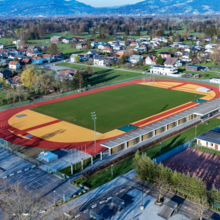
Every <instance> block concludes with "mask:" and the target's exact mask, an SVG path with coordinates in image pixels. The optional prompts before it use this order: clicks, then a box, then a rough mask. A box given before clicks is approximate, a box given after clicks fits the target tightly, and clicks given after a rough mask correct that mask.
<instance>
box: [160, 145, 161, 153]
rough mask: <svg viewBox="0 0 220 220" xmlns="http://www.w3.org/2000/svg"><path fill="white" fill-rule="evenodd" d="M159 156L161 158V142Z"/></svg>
mask: <svg viewBox="0 0 220 220" xmlns="http://www.w3.org/2000/svg"><path fill="white" fill-rule="evenodd" d="M160 156H161V142H160Z"/></svg>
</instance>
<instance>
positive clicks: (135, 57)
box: [128, 55, 143, 64]
mask: <svg viewBox="0 0 220 220" xmlns="http://www.w3.org/2000/svg"><path fill="white" fill-rule="evenodd" d="M140 59H141V60H143V56H140V55H131V56H130V57H129V58H128V61H129V62H130V63H133V64H137V63H138V61H139V60H140Z"/></svg>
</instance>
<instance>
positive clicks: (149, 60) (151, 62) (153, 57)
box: [145, 55, 157, 65]
mask: <svg viewBox="0 0 220 220" xmlns="http://www.w3.org/2000/svg"><path fill="white" fill-rule="evenodd" d="M156 62H157V56H156V55H150V56H147V57H146V58H145V64H146V65H156Z"/></svg>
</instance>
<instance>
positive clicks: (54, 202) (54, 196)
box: [53, 191, 56, 205]
mask: <svg viewBox="0 0 220 220" xmlns="http://www.w3.org/2000/svg"><path fill="white" fill-rule="evenodd" d="M53 192H54V194H53V195H54V197H53V198H54V205H55V193H56V191H53Z"/></svg>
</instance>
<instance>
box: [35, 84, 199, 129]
mask: <svg viewBox="0 0 220 220" xmlns="http://www.w3.org/2000/svg"><path fill="white" fill-rule="evenodd" d="M200 97H202V95H199V94H193V93H188V92H181V91H176V90H170V89H164V88H158V87H152V86H146V85H141V84H132V85H126V86H122V87H118V88H114V89H109V90H105V91H102V92H97V93H94V94H89V95H85V96H81V97H76V98H73V99H67V100H64V101H60V102H55V103H52V104H47V105H42V106H39V107H36V108H33V109H32V110H33V111H36V112H38V113H41V114H44V115H48V116H51V117H53V118H56V119H60V120H62V121H66V122H70V123H72V124H76V125H79V126H81V127H84V128H88V129H91V130H92V129H93V127H94V124H93V123H94V122H93V120H92V118H91V112H94V111H95V112H96V115H97V131H98V132H101V133H106V132H109V131H111V130H114V129H117V128H119V127H122V126H125V125H128V124H130V123H132V122H135V121H138V120H141V119H143V118H146V117H149V116H152V115H155V114H158V113H161V112H163V111H166V110H169V109H171V108H174V107H176V106H179V105H182V104H185V103H187V102H189V101H192V100H195V99H198V98H200Z"/></svg>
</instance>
